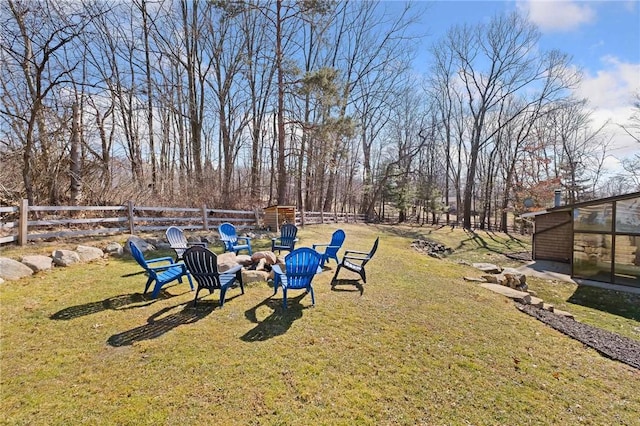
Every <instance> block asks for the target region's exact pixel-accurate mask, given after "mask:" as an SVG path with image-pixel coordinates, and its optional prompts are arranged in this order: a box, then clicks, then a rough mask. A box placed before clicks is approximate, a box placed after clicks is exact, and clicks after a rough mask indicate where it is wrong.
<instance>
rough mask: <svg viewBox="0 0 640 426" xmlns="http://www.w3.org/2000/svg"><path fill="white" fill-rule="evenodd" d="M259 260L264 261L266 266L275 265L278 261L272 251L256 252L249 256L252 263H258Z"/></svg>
mask: <svg viewBox="0 0 640 426" xmlns="http://www.w3.org/2000/svg"><path fill="white" fill-rule="evenodd" d="M260 259H264V260H265V263H266V264H267V265H275V263H276V262H277V261H278V258H277V257H276V254H275V253H274V252H272V251H257V252H255V253H253V254H252V255H251V260H252V261H253V263H258V262H259V261H260Z"/></svg>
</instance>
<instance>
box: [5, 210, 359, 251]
mask: <svg viewBox="0 0 640 426" xmlns="http://www.w3.org/2000/svg"><path fill="white" fill-rule="evenodd" d="M262 214H263V212H262V210H256V211H251V210H223V209H211V208H208V207H207V206H202V207H201V208H193V207H189V208H186V207H184V208H183V207H159V206H136V205H134V203H133V202H132V201H129V202H128V203H127V204H126V205H123V206H30V205H29V203H28V201H27V200H26V199H25V200H22V203H21V204H20V206H19V207H0V245H2V244H7V243H13V242H17V243H18V244H19V245H25V244H26V243H27V241H33V240H39V239H48V238H73V237H88V236H94V235H114V234H123V233H130V234H135V233H136V232H144V231H158V230H165V229H167V227H169V226H171V225H177V226H180V227H181V228H182V229H185V230H204V231H208V230H209V229H217V227H218V226H219V225H220V224H221V223H223V222H230V223H233V224H234V225H235V226H236V227H237V228H239V229H253V228H256V227H258V226H259V225H260V223H261V220H262ZM364 220H365V218H364V215H357V214H353V213H331V212H304V214H303V213H301V212H297V213H296V224H298V225H310V224H320V223H339V222H363V221H364Z"/></svg>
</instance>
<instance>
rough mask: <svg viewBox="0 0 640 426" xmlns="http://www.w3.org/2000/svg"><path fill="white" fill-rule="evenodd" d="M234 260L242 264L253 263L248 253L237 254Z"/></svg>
mask: <svg viewBox="0 0 640 426" xmlns="http://www.w3.org/2000/svg"><path fill="white" fill-rule="evenodd" d="M236 262H238V263H239V264H240V265H242V266H249V265H253V260H251V256H249V255H248V254H239V255H237V256H236Z"/></svg>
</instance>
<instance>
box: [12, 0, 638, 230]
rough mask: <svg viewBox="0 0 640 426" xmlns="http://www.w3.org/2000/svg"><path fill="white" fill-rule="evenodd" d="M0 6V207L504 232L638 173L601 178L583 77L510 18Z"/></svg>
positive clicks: (76, 4) (286, 7) (291, 7)
mask: <svg viewBox="0 0 640 426" xmlns="http://www.w3.org/2000/svg"><path fill="white" fill-rule="evenodd" d="M417 6H418V7H420V4H418V5H417ZM386 8H391V9H392V10H388V11H387V12H386V13H385V9H386ZM0 14H1V15H0V16H1V22H0V25H1V28H0V37H1V46H0V55H1V56H0V66H1V68H0V82H1V91H2V104H1V107H0V108H1V110H0V113H1V115H0V117H1V128H0V153H1V155H2V159H1V160H0V163H1V170H0V199H1V200H2V201H3V202H5V203H10V202H14V201H15V200H17V199H19V198H23V197H26V198H28V199H29V203H30V204H38V203H46V204H52V205H57V204H74V205H75V204H120V203H123V202H125V201H126V200H129V199H131V200H136V201H139V202H154V201H155V202H157V203H159V204H162V205H181V206H186V205H193V206H200V205H202V204H203V203H206V204H207V205H216V206H220V207H222V208H250V207H264V206H266V205H270V204H275V203H278V204H284V205H288V204H293V205H296V206H297V207H298V208H299V209H303V210H308V211H311V210H325V211H328V210H336V211H349V212H356V211H357V212H362V213H366V214H367V215H368V216H369V217H370V218H372V219H374V218H375V217H376V215H380V214H381V212H382V211H383V209H384V206H386V205H393V206H395V208H397V209H398V212H399V219H400V220H401V221H402V220H407V219H408V218H409V217H415V216H416V215H419V220H423V221H425V220H435V219H436V218H437V217H438V216H439V215H441V214H444V215H446V220H449V213H451V212H454V211H455V212H456V213H458V215H457V218H459V220H461V221H462V222H463V224H464V225H465V226H466V227H470V226H471V225H472V221H473V220H475V221H477V223H476V224H475V225H477V226H480V227H491V228H494V227H495V228H505V229H506V226H507V223H506V218H507V212H509V211H513V210H514V209H515V210H516V211H517V210H518V209H521V208H522V203H523V200H524V199H525V198H529V199H531V200H533V202H534V203H537V204H538V205H545V204H546V203H547V202H548V201H549V200H550V199H552V198H553V190H554V189H556V188H562V189H563V191H564V195H565V199H566V201H567V202H572V201H579V200H583V199H588V198H591V197H594V196H597V195H611V194H613V193H621V192H627V191H630V190H638V183H639V182H638V174H637V171H635V170H634V169H633V168H632V167H630V170H629V173H627V174H625V175H624V176H619V177H618V178H617V179H615V180H609V181H607V182H604V181H603V179H602V164H603V161H604V158H605V155H606V153H607V152H606V149H607V145H608V143H609V141H610V136H609V135H607V134H606V133H605V131H604V130H603V129H593V127H592V126H591V122H590V114H591V112H590V110H589V108H588V103H587V101H586V100H582V99H574V98H572V97H571V89H572V88H574V87H575V86H576V84H578V82H579V81H580V75H579V73H578V71H577V70H576V69H575V67H573V66H572V65H571V62H570V58H568V57H567V56H566V55H565V54H563V53H562V52H559V51H542V50H540V46H539V45H538V43H537V42H538V39H539V37H540V34H539V32H538V29H537V28H536V27H535V26H534V25H532V24H531V23H529V22H528V21H527V19H526V18H525V17H522V16H520V15H517V14H513V15H503V16H496V17H494V18H493V19H492V20H491V21H490V22H488V23H483V24H478V25H476V26H458V27H454V28H451V30H450V31H449V33H448V34H447V35H446V36H445V37H444V38H442V39H441V40H437V41H433V40H429V39H427V38H426V37H424V36H421V35H420V33H427V32H428V22H429V19H428V18H429V11H428V9H423V10H419V9H418V8H416V7H413V6H411V5H407V6H406V7H404V6H399V5H398V4H397V3H395V2H389V3H385V2H381V3H378V2H369V1H366V2H364V1H322V0H306V1H283V0H273V1H268V2H267V1H258V0H244V1H204V0H188V1H187V0H171V1H169V0H167V1H165V0H157V1H150V0H132V1H126V2H111V1H95V0H83V1H78V0H69V1H64V0H39V1H30V0H29V1H19V0H0ZM429 46H430V47H429ZM427 48H429V49H430V50H429V53H430V55H429V57H430V58H431V62H430V64H431V65H430V66H429V68H428V69H424V70H418V71H420V73H419V74H418V73H417V71H416V69H415V68H414V66H413V59H414V57H415V53H416V51H417V49H421V50H425V49H427ZM629 129H632V131H633V132H634V134H635V131H634V130H633V127H629ZM427 214H430V215H431V216H430V217H427V216H426V215H427ZM476 215H477V216H476Z"/></svg>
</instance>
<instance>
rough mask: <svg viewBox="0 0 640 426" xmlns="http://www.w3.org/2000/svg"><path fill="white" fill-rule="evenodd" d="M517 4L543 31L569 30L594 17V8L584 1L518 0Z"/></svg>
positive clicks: (590, 20) (588, 21)
mask: <svg viewBox="0 0 640 426" xmlns="http://www.w3.org/2000/svg"><path fill="white" fill-rule="evenodd" d="M517 6H518V9H519V10H520V11H521V12H524V13H527V14H528V16H529V20H530V21H531V22H533V23H534V24H536V25H537V26H538V27H539V28H540V30H541V31H543V32H566V31H571V30H574V29H576V28H578V27H579V26H580V25H582V24H587V23H590V22H592V21H593V20H594V19H595V17H596V13H595V11H594V9H593V8H592V7H591V6H590V5H589V4H587V3H585V2H577V1H569V0H567V1H562V0H549V1H540V0H523V1H518V3H517Z"/></svg>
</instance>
